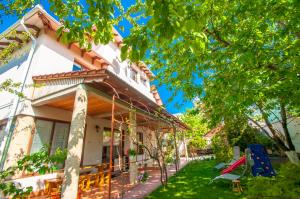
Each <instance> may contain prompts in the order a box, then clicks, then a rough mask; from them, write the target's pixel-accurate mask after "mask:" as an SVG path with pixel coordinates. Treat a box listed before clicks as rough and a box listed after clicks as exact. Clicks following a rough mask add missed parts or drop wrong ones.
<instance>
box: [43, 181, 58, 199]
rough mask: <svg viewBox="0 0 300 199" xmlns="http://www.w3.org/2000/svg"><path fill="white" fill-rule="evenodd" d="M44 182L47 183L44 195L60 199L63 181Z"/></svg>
mask: <svg viewBox="0 0 300 199" xmlns="http://www.w3.org/2000/svg"><path fill="white" fill-rule="evenodd" d="M44 182H45V189H44V194H45V195H46V197H47V198H52V199H56V198H60V193H61V185H62V179H61V178H55V179H47V180H45V181H44Z"/></svg>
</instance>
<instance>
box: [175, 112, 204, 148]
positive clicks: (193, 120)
mask: <svg viewBox="0 0 300 199" xmlns="http://www.w3.org/2000/svg"><path fill="white" fill-rule="evenodd" d="M180 119H181V120H182V121H183V122H184V123H186V124H187V125H188V126H189V127H190V128H191V129H190V130H187V131H186V132H185V139H187V142H188V143H187V144H188V147H189V149H192V148H195V149H203V148H205V146H206V142H205V140H204V139H203V138H202V136H203V135H204V134H205V133H207V132H208V131H209V128H208V124H207V120H206V119H205V117H204V115H203V113H202V112H201V111H199V110H197V109H196V108H194V109H190V110H189V111H187V112H186V113H185V114H183V115H182V116H180Z"/></svg>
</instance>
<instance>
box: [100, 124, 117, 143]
mask: <svg viewBox="0 0 300 199" xmlns="http://www.w3.org/2000/svg"><path fill="white" fill-rule="evenodd" d="M110 134H111V128H107V127H104V129H103V142H104V143H105V144H110ZM120 138H121V133H120V131H119V130H118V129H114V144H119V142H120Z"/></svg>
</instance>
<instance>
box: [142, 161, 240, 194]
mask: <svg viewBox="0 0 300 199" xmlns="http://www.w3.org/2000/svg"><path fill="white" fill-rule="evenodd" d="M215 165H216V162H215V161H213V160H210V161H194V162H191V163H189V164H188V165H187V166H185V167H184V168H183V169H182V170H180V171H179V172H178V173H177V174H176V175H174V176H172V177H171V178H170V179H169V183H168V186H167V187H166V188H164V187H162V186H161V187H159V188H158V189H157V190H155V191H154V192H152V193H151V194H150V195H149V196H148V197H146V198H147V199H156V198H157V199H158V198H159V199H167V198H172V199H173V198H180V199H181V198H199V199H201V198H203V199H206V198H207V199H236V198H245V196H243V194H241V193H234V192H233V191H232V187H231V186H232V185H231V182H230V181H216V182H214V183H212V184H208V183H209V181H210V180H211V179H212V178H213V177H215V176H218V175H219V174H220V173H219V172H218V171H215V170H213V168H214V166H215Z"/></svg>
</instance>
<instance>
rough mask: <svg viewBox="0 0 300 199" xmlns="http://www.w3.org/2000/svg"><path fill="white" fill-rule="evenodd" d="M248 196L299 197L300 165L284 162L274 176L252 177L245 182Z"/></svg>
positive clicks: (287, 198)
mask: <svg viewBox="0 0 300 199" xmlns="http://www.w3.org/2000/svg"><path fill="white" fill-rule="evenodd" d="M247 188H248V190H247V192H246V194H247V195H248V198H259V199H261V198H278V199H279V198H283V199H297V198H300V166H297V165H294V164H291V163H285V164H283V165H282V166H281V168H280V170H279V172H278V175H277V176H276V177H272V178H268V177H253V178H250V179H249V180H248V183H247Z"/></svg>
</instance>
